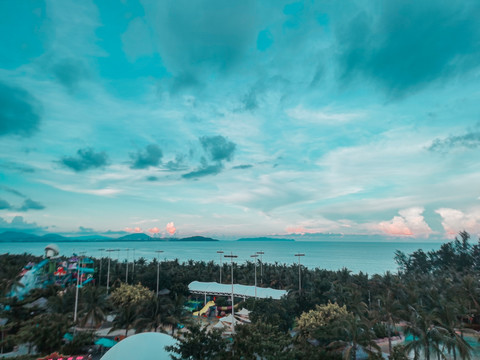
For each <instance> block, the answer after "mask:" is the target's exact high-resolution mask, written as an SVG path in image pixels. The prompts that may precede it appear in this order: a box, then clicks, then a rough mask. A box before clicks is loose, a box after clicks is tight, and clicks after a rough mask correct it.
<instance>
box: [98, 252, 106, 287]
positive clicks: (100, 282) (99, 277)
mask: <svg viewBox="0 0 480 360" xmlns="http://www.w3.org/2000/svg"><path fill="white" fill-rule="evenodd" d="M98 250H100V273H99V274H98V285H99V286H100V285H102V263H103V257H102V255H103V251H104V250H105V249H98Z"/></svg>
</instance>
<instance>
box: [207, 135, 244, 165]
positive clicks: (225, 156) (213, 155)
mask: <svg viewBox="0 0 480 360" xmlns="http://www.w3.org/2000/svg"><path fill="white" fill-rule="evenodd" d="M199 140H200V144H202V147H203V149H204V150H205V152H206V153H207V154H208V155H209V156H210V159H211V160H213V161H222V160H226V161H230V160H232V158H233V154H234V153H235V149H236V145H235V143H233V142H231V141H229V140H227V139H226V138H225V137H223V136H221V135H217V136H202V137H201V138H200V139H199Z"/></svg>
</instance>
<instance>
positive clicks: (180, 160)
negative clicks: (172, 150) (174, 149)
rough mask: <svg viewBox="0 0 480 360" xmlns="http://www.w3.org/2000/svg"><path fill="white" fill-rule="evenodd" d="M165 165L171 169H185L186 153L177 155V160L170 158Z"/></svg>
mask: <svg viewBox="0 0 480 360" xmlns="http://www.w3.org/2000/svg"><path fill="white" fill-rule="evenodd" d="M165 167H166V168H167V169H168V170H171V171H179V170H185V168H186V166H185V155H182V154H177V155H175V160H170V161H169V162H167V163H166V164H165Z"/></svg>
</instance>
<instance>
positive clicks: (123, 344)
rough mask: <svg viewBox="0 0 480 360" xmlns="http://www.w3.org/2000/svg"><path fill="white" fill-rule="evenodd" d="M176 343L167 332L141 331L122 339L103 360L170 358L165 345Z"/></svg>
mask: <svg viewBox="0 0 480 360" xmlns="http://www.w3.org/2000/svg"><path fill="white" fill-rule="evenodd" d="M174 344H175V339H174V338H173V337H171V336H169V335H167V334H161V333H155V332H147V333H141V334H137V335H133V336H129V337H127V338H126V339H124V340H122V341H120V342H119V343H118V344H116V345H115V346H114V347H112V348H111V349H110V350H108V351H107V352H106V354H105V355H103V357H102V358H101V360H132V359H145V360H149V359H169V358H170V355H169V354H170V353H169V352H167V351H166V350H165V346H170V345H174Z"/></svg>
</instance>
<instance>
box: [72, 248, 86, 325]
mask: <svg viewBox="0 0 480 360" xmlns="http://www.w3.org/2000/svg"><path fill="white" fill-rule="evenodd" d="M83 254H85V252H83ZM82 256H83V255H81V256H80V257H79V258H78V259H77V288H76V289H75V310H74V312H73V322H74V323H76V322H77V310H78V288H79V287H80V277H81V276H82V275H81V274H80V271H81V269H82Z"/></svg>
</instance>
